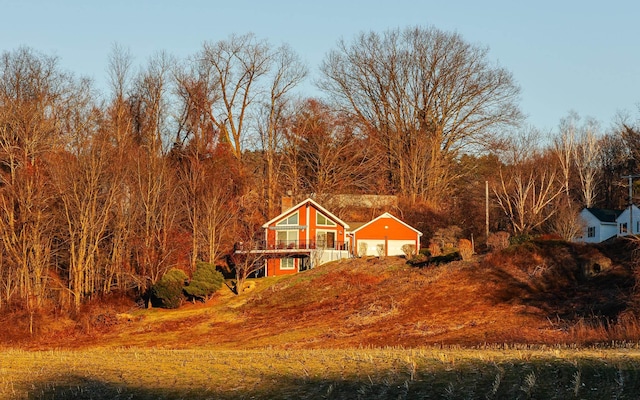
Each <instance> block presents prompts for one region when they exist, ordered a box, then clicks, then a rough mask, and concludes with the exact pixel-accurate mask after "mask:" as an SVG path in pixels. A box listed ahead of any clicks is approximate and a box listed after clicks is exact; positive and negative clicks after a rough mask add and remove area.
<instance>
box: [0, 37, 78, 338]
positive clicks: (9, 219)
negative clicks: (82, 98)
mask: <svg viewBox="0 0 640 400" xmlns="http://www.w3.org/2000/svg"><path fill="white" fill-rule="evenodd" d="M76 86H77V84H76V82H75V80H74V79H73V78H72V77H71V76H69V75H68V74H65V73H63V72H61V71H60V70H59V69H58V66H57V59H56V58H54V57H48V56H45V55H42V54H39V53H36V52H34V51H32V50H30V49H28V48H21V49H18V50H16V51H14V52H5V53H3V54H2V55H1V56H0V238H1V239H2V251H3V257H2V259H3V260H2V261H3V263H4V265H5V266H8V268H9V269H10V270H11V271H8V273H7V274H5V276H4V277H6V278H8V279H16V280H17V282H18V285H17V293H18V295H19V296H20V298H21V300H22V301H23V304H24V306H25V308H26V309H28V310H29V311H30V312H31V315H32V316H33V313H34V312H35V311H37V309H39V308H40V307H41V306H42V305H43V304H44V301H45V298H46V293H47V289H48V288H47V281H48V277H49V267H50V265H51V259H52V251H53V250H54V246H53V240H54V237H55V226H54V222H55V219H54V218H53V209H52V207H53V204H54V194H53V190H52V188H51V185H50V180H49V177H48V176H47V170H46V162H47V158H48V157H49V156H50V154H52V153H53V152H55V151H60V150H61V149H62V143H63V140H62V136H63V131H64V126H65V124H66V123H67V121H68V120H69V119H70V118H72V115H71V114H72V110H73V109H74V104H75V100H76V98H77V96H76V95H77V94H78V91H77V90H76ZM5 286H6V287H8V288H11V286H12V285H11V284H9V285H5ZM31 328H33V326H32V325H31Z"/></svg>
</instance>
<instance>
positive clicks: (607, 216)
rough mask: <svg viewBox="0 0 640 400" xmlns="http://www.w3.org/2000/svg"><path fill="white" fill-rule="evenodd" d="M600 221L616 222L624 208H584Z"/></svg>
mask: <svg viewBox="0 0 640 400" xmlns="http://www.w3.org/2000/svg"><path fill="white" fill-rule="evenodd" d="M585 210H587V211H589V212H590V213H591V214H592V215H593V216H594V217H596V218H597V219H598V220H599V221H600V222H616V219H617V218H618V217H619V216H620V214H622V212H623V211H624V210H610V209H607V208H585Z"/></svg>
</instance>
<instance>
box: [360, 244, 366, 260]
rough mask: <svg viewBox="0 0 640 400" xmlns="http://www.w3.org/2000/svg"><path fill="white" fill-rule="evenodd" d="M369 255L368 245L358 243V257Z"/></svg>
mask: <svg viewBox="0 0 640 400" xmlns="http://www.w3.org/2000/svg"><path fill="white" fill-rule="evenodd" d="M366 255H367V243H366V242H360V243H358V256H360V257H364V256H366Z"/></svg>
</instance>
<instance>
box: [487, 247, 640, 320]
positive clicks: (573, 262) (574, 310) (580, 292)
mask: <svg viewBox="0 0 640 400" xmlns="http://www.w3.org/2000/svg"><path fill="white" fill-rule="evenodd" d="M508 250H509V252H506V251H505V252H504V253H505V254H504V255H494V256H491V257H489V258H488V263H487V265H486V268H484V269H482V270H480V271H477V272H476V273H477V274H479V275H478V277H477V278H478V279H485V280H490V281H492V282H494V283H495V284H496V285H497V290H496V291H495V292H493V293H492V296H493V301H494V302H495V303H496V304H497V303H518V304H525V305H529V306H533V307H536V308H538V309H540V310H542V311H543V312H544V313H545V314H547V316H548V317H549V318H550V319H556V318H561V319H566V320H570V321H577V320H581V319H590V318H594V317H595V318H605V319H608V320H610V321H615V320H616V319H617V318H618V317H619V316H620V314H621V313H623V312H624V311H625V310H626V309H627V308H628V306H629V302H630V299H631V296H632V294H633V288H634V286H635V278H634V276H633V274H632V271H631V270H630V269H629V268H626V267H624V266H623V265H622V264H619V265H618V266H617V267H616V268H612V269H610V270H607V271H602V272H599V273H598V274H594V275H591V276H587V275H585V273H584V271H583V269H582V267H581V261H580V260H581V254H580V253H579V252H580V251H584V250H581V248H580V247H579V246H575V245H572V244H569V243H566V242H560V243H551V244H548V243H537V244H533V243H527V244H525V245H520V246H514V247H513V248H510V249H508ZM609 256H611V257H612V258H613V256H612V255H609ZM615 262H616V260H615V259H614V263H615Z"/></svg>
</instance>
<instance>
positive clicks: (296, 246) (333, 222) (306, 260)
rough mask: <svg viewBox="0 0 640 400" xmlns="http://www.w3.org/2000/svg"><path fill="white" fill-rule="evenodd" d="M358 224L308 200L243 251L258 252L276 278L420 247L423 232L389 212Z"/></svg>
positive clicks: (266, 271)
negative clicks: (344, 259)
mask: <svg viewBox="0 0 640 400" xmlns="http://www.w3.org/2000/svg"><path fill="white" fill-rule="evenodd" d="M283 208H284V207H283ZM356 225H357V227H356V228H354V229H351V227H350V225H349V224H347V223H346V222H344V221H342V220H341V219H340V218H338V217H337V216H335V215H334V214H332V213H331V212H330V211H328V210H327V209H325V208H324V207H322V206H321V205H320V204H318V203H316V202H315V201H314V200H312V199H306V200H304V201H302V202H300V203H299V204H296V205H295V206H292V207H290V208H288V209H286V210H285V211H283V212H282V213H281V214H280V215H278V216H277V217H275V218H273V219H272V220H270V221H268V222H266V223H265V224H264V225H262V227H263V228H264V241H262V242H261V243H258V244H253V248H251V249H248V248H240V249H238V250H237V252H239V253H252V254H258V255H259V256H260V260H261V261H260V262H263V263H264V275H265V276H275V275H287V274H294V273H297V272H300V271H304V270H307V269H310V268H313V267H315V266H318V265H321V264H324V263H326V262H329V261H334V260H339V259H342V258H349V257H358V256H359V257H362V256H400V255H404V254H405V253H404V251H403V250H402V246H404V245H413V246H414V247H413V249H414V251H417V250H418V249H419V248H420V236H421V235H422V233H420V232H419V231H417V230H416V229H414V228H412V227H411V226H409V225H407V224H405V223H404V222H402V221H400V220H399V219H398V218H396V217H394V216H393V215H391V214H389V213H384V214H382V215H381V216H379V217H377V218H375V219H373V220H372V221H369V222H366V223H360V224H354V226H356Z"/></svg>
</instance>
